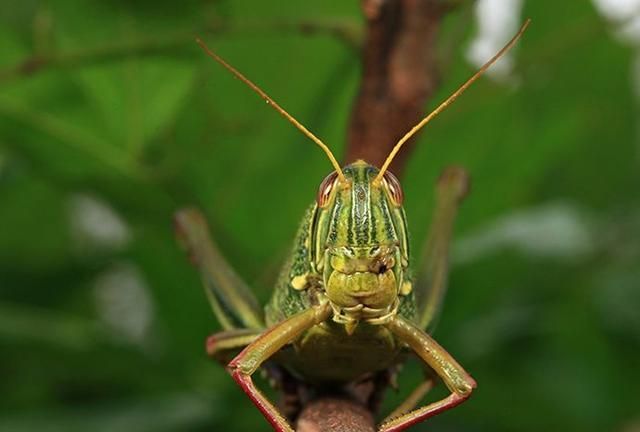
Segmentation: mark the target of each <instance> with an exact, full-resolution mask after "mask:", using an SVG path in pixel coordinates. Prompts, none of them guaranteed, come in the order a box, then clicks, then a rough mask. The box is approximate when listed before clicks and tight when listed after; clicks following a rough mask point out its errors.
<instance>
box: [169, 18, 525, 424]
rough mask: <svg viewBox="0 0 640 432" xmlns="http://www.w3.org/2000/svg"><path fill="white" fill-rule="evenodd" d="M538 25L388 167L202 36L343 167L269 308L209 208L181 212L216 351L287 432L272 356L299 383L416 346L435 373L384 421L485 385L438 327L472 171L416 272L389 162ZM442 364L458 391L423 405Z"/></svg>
mask: <svg viewBox="0 0 640 432" xmlns="http://www.w3.org/2000/svg"><path fill="white" fill-rule="evenodd" d="M528 24H529V20H527V21H526V22H525V23H524V24H523V26H522V27H521V29H520V31H519V32H518V33H517V34H516V35H515V36H514V37H513V38H512V39H511V41H510V42H509V43H507V45H505V46H504V47H503V48H502V49H501V50H500V51H499V52H498V53H497V54H496V55H495V56H494V57H493V58H491V59H490V60H489V61H488V62H487V63H485V64H484V65H483V66H482V67H481V68H480V69H479V70H478V71H477V72H476V73H475V74H474V75H473V76H472V77H471V78H470V79H469V80H468V81H466V82H465V83H464V84H463V85H462V86H461V87H460V88H459V89H458V90H457V91H456V92H455V93H453V94H452V95H451V96H449V98H447V99H446V100H445V101H444V102H443V103H442V104H440V105H439V106H438V107H437V108H436V109H435V110H434V111H433V112H431V113H430V114H429V115H427V116H426V117H425V118H424V119H422V120H421V121H420V122H419V123H418V124H417V125H416V126H415V127H414V128H413V129H411V130H410V131H409V132H408V133H407V134H406V135H405V136H404V137H403V138H402V139H401V140H400V141H399V142H398V143H397V144H396V145H395V147H394V148H393V150H392V151H391V153H390V154H389V156H388V158H387V159H386V161H385V163H384V164H383V165H382V167H380V168H379V169H378V168H377V167H374V166H372V165H370V164H368V163H367V162H365V161H362V160H359V161H356V162H354V163H352V164H350V165H347V166H346V167H344V168H343V167H341V166H340V165H339V164H338V162H337V161H336V159H335V157H334V156H333V154H332V153H331V151H330V150H329V148H328V147H327V146H326V145H325V144H324V143H323V142H322V141H321V140H320V139H318V138H317V137H316V136H315V135H313V133H311V132H310V131H308V130H307V129H306V128H305V127H304V126H303V125H302V124H300V123H299V122H298V121H297V120H295V119H294V118H293V117H292V116H290V115H289V114H288V113H287V112H286V111H285V110H284V109H282V108H281V107H280V106H279V105H278V104H277V103H276V102H275V101H274V100H273V99H271V98H270V97H269V96H268V95H267V94H266V93H264V92H263V91H262V90H261V89H260V88H258V87H257V86H256V85H255V84H253V83H252V82H251V81H249V80H248V79H247V78H245V77H244V76H243V75H242V74H241V73H240V72H238V71H237V70H236V69H234V68H233V67H232V66H230V65H229V64H227V63H226V62H225V61H224V60H223V59H222V58H220V57H219V56H218V55H217V54H215V53H213V52H212V51H210V50H209V49H208V48H207V46H206V45H205V44H204V43H203V42H202V41H200V40H199V39H198V43H199V44H200V45H201V47H202V48H203V49H204V51H205V52H206V53H207V54H208V55H209V56H211V57H212V58H214V59H215V60H216V61H217V62H218V63H220V64H221V65H222V66H224V67H225V68H226V69H228V70H229V71H230V72H231V73H232V74H234V75H235V76H236V77H237V78H239V79H240V80H241V81H243V82H244V83H245V84H247V85H248V86H249V87H250V88H251V89H252V90H254V91H255V92H256V93H257V94H258V95H259V96H260V97H262V98H263V99H264V100H265V101H266V102H267V103H268V104H269V105H271V106H272V107H273V108H274V109H275V110H276V111H278V112H279V113H280V114H281V115H282V116H284V117H285V118H286V119H287V120H289V121H290V122H291V123H292V124H293V125H294V126H296V127H297V128H298V129H300V130H301V131H302V132H303V133H304V134H305V135H306V136H307V137H309V138H310V139H311V140H313V141H314V142H315V143H316V144H317V145H318V146H320V147H321V148H322V149H323V150H324V151H325V153H326V154H327V156H328V158H329V160H330V161H331V163H332V165H333V167H334V171H333V172H331V173H330V174H329V175H328V176H327V177H326V178H325V179H324V180H323V181H322V182H321V183H320V187H319V190H318V194H317V197H316V201H315V202H314V203H313V204H312V205H311V207H310V208H309V209H308V210H307V212H306V213H305V215H304V217H303V219H302V223H301V224H300V228H299V230H298V233H297V235H296V237H295V241H294V245H293V249H292V253H291V256H290V258H289V260H288V261H287V263H286V264H285V265H284V267H283V269H282V271H281V273H280V276H279V278H278V281H277V283H276V286H275V289H274V291H273V295H272V297H271V300H270V301H269V303H268V304H267V305H266V307H265V308H264V311H262V310H261V309H260V307H259V305H258V302H257V301H256V299H255V298H254V296H253V295H252V293H251V291H250V289H249V288H248V286H247V285H246V284H245V283H244V282H243V281H242V279H241V278H240V277H239V276H238V275H237V274H236V273H235V272H234V270H233V269H232V267H231V265H229V264H228V263H227V262H226V261H225V259H224V257H223V256H222V254H221V253H220V251H219V249H218V248H217V246H216V245H215V243H214V242H213V241H212V240H211V238H210V237H209V228H208V226H207V224H206V221H205V218H204V217H203V215H202V214H201V213H200V212H199V211H198V210H196V209H193V208H188V209H184V210H181V211H179V212H178V213H176V217H175V223H176V231H177V234H178V239H179V240H180V241H181V242H182V243H183V245H184V246H185V247H186V249H187V250H188V252H189V254H190V255H191V258H192V260H193V261H194V263H195V264H196V266H197V267H198V268H199V271H200V274H201V278H202V281H203V284H204V286H205V292H206V294H207V296H208V298H209V301H210V303H211V306H212V308H213V311H214V313H215V315H216V317H217V318H218V320H219V321H220V323H221V325H222V326H223V327H224V330H223V331H221V332H219V333H216V334H214V335H213V336H210V337H209V339H208V340H207V352H208V354H209V355H210V356H211V357H213V358H215V359H218V360H221V361H223V362H225V363H226V362H227V361H228V359H229V358H232V360H231V362H229V363H228V365H227V369H228V371H229V372H230V374H231V376H232V377H233V379H234V380H235V381H236V382H237V383H238V384H239V386H240V387H241V388H242V390H243V391H244V392H245V393H246V394H247V395H248V396H249V398H250V399H251V400H252V401H253V403H254V404H255V405H256V407H257V408H258V409H259V410H260V411H261V412H262V414H263V415H264V416H265V418H266V419H267V420H268V421H269V423H270V424H271V425H272V426H273V428H274V429H275V430H276V431H279V432H292V431H293V429H292V427H291V425H290V424H289V421H288V419H287V416H285V415H284V414H283V413H282V412H281V411H279V410H278V408H276V406H275V405H274V404H272V403H271V402H270V401H269V400H268V399H267V398H266V397H265V396H264V395H263V394H262V393H261V392H260V391H259V390H258V389H257V388H256V387H255V385H254V383H253V380H252V375H253V374H254V373H255V372H256V371H257V370H258V369H259V368H261V367H263V366H267V365H271V364H275V365H277V367H278V368H279V370H280V371H285V373H286V374H287V375H290V376H291V377H295V380H296V381H297V382H300V383H305V385H308V386H311V387H316V388H322V387H332V386H342V385H347V384H349V383H354V382H357V381H358V380H361V379H362V378H363V377H366V376H371V375H372V374H378V373H383V372H385V371H395V370H396V369H395V368H396V367H397V365H398V364H400V363H402V362H403V361H404V360H405V359H406V358H407V357H408V356H409V355H411V354H413V355H415V356H417V358H418V359H419V360H421V363H422V365H423V366H424V370H425V381H424V382H423V383H422V384H421V385H419V386H417V388H416V389H415V390H414V391H413V392H412V393H411V395H410V396H409V397H408V399H407V400H406V401H405V402H404V403H402V404H401V405H400V406H399V407H398V408H397V409H395V410H394V411H393V412H392V413H391V414H390V415H389V416H388V417H387V418H386V419H385V420H384V421H383V422H382V423H381V425H380V426H379V429H378V430H379V431H381V432H382V431H384V432H392V431H394V432H395V431H401V430H404V429H406V428H408V427H410V426H411V425H413V424H415V423H418V422H421V421H423V420H425V419H427V418H429V417H432V416H434V415H436V414H438V413H441V412H443V411H446V410H448V409H450V408H452V407H455V406H456V405H458V404H460V403H462V402H464V401H465V400H466V399H467V398H468V397H469V396H470V395H471V393H472V391H473V390H474V389H475V388H476V382H475V381H474V379H473V378H472V377H471V376H470V375H469V374H468V373H467V372H466V371H465V370H464V369H463V368H462V366H460V364H458V362H457V361H456V360H455V359H454V358H453V357H452V356H451V355H450V354H449V353H448V352H447V351H446V350H445V349H444V348H443V347H441V346H440V345H439V344H438V343H437V342H436V341H435V340H434V339H433V338H432V337H431V336H430V335H429V333H428V331H429V330H430V329H431V326H432V324H433V322H434V318H435V316H436V315H437V312H438V310H439V308H440V305H441V303H442V298H443V296H444V294H445V291H446V282H447V272H448V254H449V243H450V238H451V235H452V229H453V222H454V218H455V215H456V213H457V209H458V206H459V203H460V202H461V200H462V199H463V197H464V196H465V195H466V193H467V190H468V177H467V175H466V173H465V171H464V170H463V169H461V168H458V167H452V168H448V169H446V170H445V171H444V173H443V174H442V175H441V177H440V179H439V181H438V184H437V188H436V205H435V213H434V217H433V221H432V223H431V228H430V234H429V238H428V240H427V243H426V251H425V257H424V259H423V262H422V263H421V266H420V271H419V272H418V278H417V279H416V280H415V281H414V280H413V278H412V273H411V270H410V268H411V262H410V253H409V241H408V229H407V220H406V217H405V212H404V209H403V199H404V198H403V192H402V188H401V186H400V182H399V181H398V179H397V178H396V177H395V176H394V175H393V174H392V173H391V172H390V171H389V170H388V168H389V164H390V163H391V161H392V160H393V158H394V156H395V155H396V154H397V152H398V151H399V150H400V148H401V147H402V145H403V144H404V143H405V142H406V141H407V140H408V139H409V138H410V137H411V136H413V135H414V134H415V133H416V132H417V131H418V130H419V129H420V128H422V127H423V126H424V125H425V124H427V123H428V122H429V121H430V120H431V119H432V118H433V117H435V116H436V115H438V114H439V113H440V112H441V111H442V110H444V109H445V108H446V107H447V106H448V105H449V104H451V103H452V102H453V101H454V100H455V99H456V98H457V97H458V96H459V95H460V94H462V93H463V92H464V91H465V90H466V89H467V88H468V87H469V86H470V85H471V84H472V83H473V82H474V81H475V80H476V79H478V78H479V77H480V75H482V74H483V73H484V72H485V71H486V70H487V69H488V68H489V67H490V66H491V65H492V64H493V63H494V62H495V61H496V60H497V59H498V58H500V57H501V56H502V55H503V54H504V53H505V52H506V51H507V50H509V49H510V48H511V47H512V46H513V45H514V44H515V43H516V42H517V40H518V39H519V38H520V36H521V35H522V33H523V32H524V31H525V29H526V27H527V26H528ZM238 352H239V354H238ZM265 362H267V364H266V365H265ZM434 372H435V374H436V375H437V376H438V377H439V378H440V379H441V380H442V381H443V382H444V384H445V385H446V387H447V388H448V389H449V391H450V395H449V396H447V397H445V398H443V399H442V400H438V401H436V402H432V403H429V404H427V405H426V406H422V407H420V408H415V406H416V405H417V404H418V403H419V402H420V400H421V399H422V398H423V397H424V395H425V394H426V393H427V391H428V390H429V389H430V388H431V387H432V384H433V378H432V376H433V373H434Z"/></svg>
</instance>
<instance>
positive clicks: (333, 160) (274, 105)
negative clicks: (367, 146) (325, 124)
mask: <svg viewBox="0 0 640 432" xmlns="http://www.w3.org/2000/svg"><path fill="white" fill-rule="evenodd" d="M196 42H197V43H198V45H200V47H201V48H202V49H203V50H204V52H205V53H206V54H207V55H208V56H209V57H211V58H212V59H214V60H215V61H217V62H218V63H220V64H221V65H222V66H224V68H225V69H227V70H228V71H229V72H231V73H232V74H233V75H234V76H235V77H236V78H238V79H239V80H240V81H242V82H243V83H245V84H246V85H247V86H249V88H250V89H251V90H253V91H254V92H256V93H257V94H258V96H260V97H261V98H262V99H264V101H265V102H266V103H267V104H268V105H270V106H271V107H272V108H273V109H275V110H276V111H278V113H280V115H281V116H282V117H284V118H285V119H287V120H288V121H289V122H290V123H292V124H293V125H294V126H295V127H297V128H298V129H299V130H300V131H301V132H302V133H303V134H305V135H306V136H307V137H309V138H311V140H312V141H313V142H315V143H316V144H317V145H318V146H320V148H321V149H322V150H324V152H325V153H326V154H327V156H328V157H329V160H330V161H331V164H332V165H333V167H334V168H335V169H336V172H337V173H338V177H339V178H340V182H342V183H346V182H347V179H346V177H345V176H344V173H343V172H342V169H341V168H340V164H339V163H338V161H337V160H336V158H335V156H333V153H331V150H330V149H329V147H327V145H326V144H325V143H323V142H322V141H321V140H320V139H319V138H318V137H316V136H315V135H314V134H313V133H311V131H309V130H308V129H307V128H306V127H304V126H303V125H302V123H300V122H299V121H298V120H296V119H295V118H293V116H291V115H290V114H289V113H288V112H286V111H285V110H284V109H283V108H282V107H281V106H280V105H278V103H277V102H276V101H274V100H273V99H271V98H270V97H269V95H268V94H266V93H265V92H264V91H263V90H262V89H261V88H260V87H258V86H257V85H255V84H254V83H252V82H251V81H250V80H249V79H248V78H247V77H245V76H244V75H242V74H241V73H240V71H238V70H237V69H236V68H234V67H233V66H231V65H230V64H229V63H227V62H226V61H224V60H223V59H222V57H220V56H219V55H218V54H216V53H214V52H213V51H211V50H210V49H209V47H208V46H207V45H206V44H205V43H204V42H203V41H202V39H200V38H196Z"/></svg>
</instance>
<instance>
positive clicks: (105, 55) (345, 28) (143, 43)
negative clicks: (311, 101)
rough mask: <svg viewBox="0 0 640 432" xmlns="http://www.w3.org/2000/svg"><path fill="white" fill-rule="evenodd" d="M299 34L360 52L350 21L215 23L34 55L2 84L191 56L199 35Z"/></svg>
mask: <svg viewBox="0 0 640 432" xmlns="http://www.w3.org/2000/svg"><path fill="white" fill-rule="evenodd" d="M269 32H270V33H273V32H275V33H295V34H302V35H306V36H311V35H318V34H326V35H329V36H331V37H334V38H336V39H337V40H339V41H341V42H343V43H345V44H346V45H347V46H349V47H352V48H356V47H357V46H359V43H360V40H361V36H360V26H359V25H358V24H357V23H355V22H352V21H349V20H344V19H341V20H337V19H332V20H311V19H308V20H296V21H294V20H275V21H246V22H229V21H221V20H212V21H210V22H208V23H207V24H206V25H203V26H201V27H200V28H196V29H189V30H184V31H180V32H176V33H173V34H169V35H166V34H165V35H159V36H154V37H147V38H139V39H135V40H126V41H125V40H123V41H118V42H113V43H111V44H107V45H102V46H97V47H91V48H86V49H81V50H74V51H66V52H59V53H56V52H52V53H47V54H40V55H38V54H34V55H31V56H29V57H27V58H25V59H23V60H21V61H19V62H18V63H16V64H14V65H12V66H9V67H7V68H5V69H0V84H2V83H5V82H7V81H11V80H15V79H20V78H27V77H30V76H32V75H34V74H36V73H39V72H44V71H47V70H53V69H57V68H66V67H82V66H89V65H95V64H100V63H104V62H109V61H116V60H122V59H126V58H129V57H143V56H153V55H161V54H174V55H191V53H195V52H196V51H195V50H185V49H184V47H185V46H189V45H193V41H194V38H195V36H196V35H197V34H214V35H220V34H225V35H229V34H237V33H242V34H246V33H269Z"/></svg>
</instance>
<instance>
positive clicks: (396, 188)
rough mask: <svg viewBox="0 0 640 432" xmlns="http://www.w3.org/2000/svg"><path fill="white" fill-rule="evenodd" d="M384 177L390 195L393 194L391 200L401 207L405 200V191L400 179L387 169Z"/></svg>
mask: <svg viewBox="0 0 640 432" xmlns="http://www.w3.org/2000/svg"><path fill="white" fill-rule="evenodd" d="M383 177H384V181H385V184H386V185H387V190H388V191H389V196H391V200H392V201H393V203H394V204H395V205H396V206H398V207H400V206H401V205H402V202H403V201H404V193H402V186H400V181H399V180H398V178H397V177H396V176H394V175H393V174H391V173H390V172H389V171H386V172H385V173H384V176H383Z"/></svg>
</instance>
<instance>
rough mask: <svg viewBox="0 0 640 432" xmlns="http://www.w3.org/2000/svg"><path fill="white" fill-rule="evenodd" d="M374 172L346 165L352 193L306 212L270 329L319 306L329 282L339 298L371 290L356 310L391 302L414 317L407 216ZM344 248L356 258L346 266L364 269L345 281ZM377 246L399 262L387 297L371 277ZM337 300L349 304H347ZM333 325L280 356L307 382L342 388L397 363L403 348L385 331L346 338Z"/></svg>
mask: <svg viewBox="0 0 640 432" xmlns="http://www.w3.org/2000/svg"><path fill="white" fill-rule="evenodd" d="M377 173H378V169H377V168H375V167H373V166H371V165H368V164H366V163H365V162H363V161H359V162H356V163H354V164H352V165H349V166H348V167H346V168H345V169H344V174H345V176H346V178H347V179H348V180H349V181H350V185H349V187H346V188H343V189H341V190H336V191H334V192H333V196H332V197H331V199H330V201H329V202H328V203H327V205H326V206H325V207H324V208H321V207H320V206H319V205H318V203H315V204H314V205H313V206H311V208H310V209H309V210H308V211H307V212H306V214H305V216H304V218H303V221H302V224H301V226H300V229H299V230H298V233H297V235H296V239H295V242H294V247H293V250H292V254H291V259H290V260H289V261H288V262H287V263H286V264H285V266H284V268H283V270H282V272H281V274H280V277H279V279H278V282H277V284H276V287H275V290H274V293H273V296H272V297H271V300H270V302H269V303H268V305H267V307H266V309H265V312H266V316H265V318H266V325H267V327H270V326H272V325H274V324H277V323H278V322H281V321H283V320H284V319H286V318H289V317H291V316H293V315H295V314H297V313H299V312H301V311H303V310H306V309H309V308H310V307H312V306H315V305H318V304H319V303H320V302H321V301H322V300H323V299H325V298H326V296H327V294H326V290H327V288H328V287H327V286H326V284H327V281H329V280H330V279H331V278H332V276H333V278H334V280H335V279H338V280H337V282H335V284H337V285H339V286H337V287H336V289H335V290H336V291H338V296H339V295H340V294H342V293H343V292H344V291H345V290H347V291H348V290H351V291H356V290H357V289H359V288H362V287H363V286H364V287H365V288H371V290H370V291H371V292H372V293H373V294H372V295H371V296H368V297H358V298H357V301H355V302H354V304H355V303H358V302H364V303H367V302H368V303H369V304H371V305H373V306H385V304H386V303H389V300H391V301H392V302H393V301H395V300H396V299H397V301H398V307H397V312H398V313H399V314H400V315H402V316H403V317H404V318H406V319H410V320H413V319H414V316H415V310H416V307H415V298H414V295H413V292H412V291H410V290H409V292H405V293H401V292H400V291H401V289H400V288H401V287H402V286H403V284H404V286H410V283H411V281H410V280H409V278H410V271H409V268H408V265H409V250H408V239H407V230H406V219H405V214H404V210H403V209H402V207H401V206H399V205H396V204H395V203H394V202H393V200H392V198H391V197H390V196H389V194H388V192H387V191H386V189H385V187H383V186H382V185H380V186H378V187H376V186H375V185H373V184H372V180H373V178H374V177H375V175H376V174H377ZM342 248H348V249H350V250H351V251H352V253H355V255H356V256H355V258H352V259H349V258H346V261H347V262H349V261H351V262H357V263H358V264H360V265H361V266H363V267H364V268H363V270H365V271H362V272H355V273H352V274H351V275H345V274H343V273H341V272H340V271H338V270H336V268H335V267H336V266H337V267H339V266H340V265H341V262H340V260H341V259H342V260H345V258H344V256H343V255H341V253H340V252H341V250H342ZM376 248H378V249H380V248H383V249H386V252H387V255H389V256H390V257H392V259H393V262H394V263H395V265H394V266H392V267H391V268H389V269H388V270H387V274H388V275H389V276H388V277H387V279H391V283H390V284H389V286H388V289H387V290H386V291H383V292H382V293H380V291H381V290H380V289H379V288H378V287H379V285H381V284H378V283H377V281H376V278H377V277H378V275H377V274H376V273H375V272H371V271H367V270H368V268H367V266H369V267H371V266H372V262H374V261H375V258H373V259H372V258H371V257H370V256H369V255H370V254H369V252H370V251H371V250H372V249H374V250H375V249H376ZM358 254H360V255H362V256H358ZM332 258H333V259H332ZM358 258H361V259H359V260H358ZM378 258H379V257H378ZM336 261H337V262H336ZM332 263H333V265H332ZM392 274H393V275H392ZM371 279H373V281H372V280H371ZM407 284H409V285H407ZM296 285H297V286H296ZM344 285H350V286H344ZM387 291H388V293H387ZM339 300H340V301H342V303H344V299H342V298H339ZM335 321H336V320H335V318H334V320H332V321H326V322H323V323H320V324H318V325H316V326H314V327H312V328H311V329H309V330H308V331H306V332H305V333H304V334H303V335H302V336H301V337H300V338H298V339H297V340H296V341H295V342H294V344H293V345H294V347H292V348H290V349H285V350H283V352H282V353H281V354H280V355H279V357H278V359H279V360H280V361H281V362H282V363H284V364H286V365H287V366H288V367H289V369H291V370H292V371H293V372H294V373H296V374H297V375H299V376H301V377H303V378H304V379H306V380H310V381H338V382H345V381H351V380H354V379H357V378H359V377H360V376H362V375H364V374H366V373H370V372H375V371H380V370H383V369H386V368H388V367H389V366H391V365H393V364H394V363H396V362H397V361H398V356H399V354H400V351H401V344H400V343H399V342H398V340H396V338H395V337H394V336H393V335H392V334H391V333H390V332H389V331H388V330H387V329H386V328H384V327H383V326H380V325H377V324H370V323H368V322H367V320H366V319H361V320H359V321H362V322H361V323H359V324H357V326H356V328H355V330H354V331H353V333H352V334H348V333H347V331H346V330H345V326H344V325H342V324H341V323H340V322H339V321H337V322H335Z"/></svg>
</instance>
